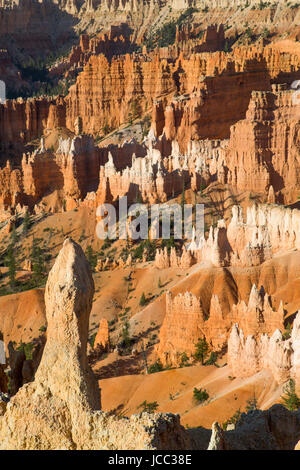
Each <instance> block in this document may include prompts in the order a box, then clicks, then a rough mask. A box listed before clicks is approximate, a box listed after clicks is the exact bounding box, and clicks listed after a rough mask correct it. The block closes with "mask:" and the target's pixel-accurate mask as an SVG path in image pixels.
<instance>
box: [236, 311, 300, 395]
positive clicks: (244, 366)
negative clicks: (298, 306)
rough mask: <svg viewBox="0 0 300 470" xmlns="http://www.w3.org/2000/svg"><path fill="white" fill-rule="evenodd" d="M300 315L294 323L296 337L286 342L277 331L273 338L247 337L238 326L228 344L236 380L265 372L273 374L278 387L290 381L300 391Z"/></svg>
mask: <svg viewBox="0 0 300 470" xmlns="http://www.w3.org/2000/svg"><path fill="white" fill-rule="evenodd" d="M299 323H300V315H299V312H298V314H297V316H296V318H295V320H294V324H293V329H292V334H291V337H290V338H289V339H284V338H283V336H282V334H281V332H280V331H279V330H278V329H276V330H274V332H273V334H269V335H266V334H262V335H261V336H259V335H258V332H257V333H256V334H252V335H245V334H244V332H243V330H242V329H241V328H239V325H238V324H237V323H236V324H235V325H234V326H233V328H232V331H231V333H230V337H229V341H228V364H229V365H230V367H231V369H232V372H233V374H234V376H235V377H250V376H251V375H254V374H256V373H257V372H259V371H260V370H262V369H267V370H269V371H270V372H271V373H272V374H273V376H274V379H275V380H276V381H277V382H278V383H284V382H286V381H287V380H288V379H289V378H293V379H295V381H296V387H297V389H299V388H300V382H299V378H300V371H299V353H298V348H299V330H300V329H299Z"/></svg>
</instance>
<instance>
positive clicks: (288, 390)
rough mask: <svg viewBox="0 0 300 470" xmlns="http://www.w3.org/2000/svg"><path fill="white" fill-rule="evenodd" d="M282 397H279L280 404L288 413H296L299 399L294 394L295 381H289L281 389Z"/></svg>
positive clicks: (299, 406) (299, 402)
mask: <svg viewBox="0 0 300 470" xmlns="http://www.w3.org/2000/svg"><path fill="white" fill-rule="evenodd" d="M283 393H284V395H282V396H281V400H282V404H283V405H284V406H285V407H286V408H287V409H288V410H290V411H296V410H298V409H299V408H300V398H299V397H298V395H297V393H296V386H295V381H294V380H293V379H290V380H289V381H288V383H287V384H286V386H285V387H284V389H283Z"/></svg>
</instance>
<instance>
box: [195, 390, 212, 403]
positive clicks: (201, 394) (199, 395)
mask: <svg viewBox="0 0 300 470" xmlns="http://www.w3.org/2000/svg"><path fill="white" fill-rule="evenodd" d="M193 397H194V399H195V400H196V401H197V403H204V402H205V401H206V400H208V399H209V394H208V392H207V390H205V388H204V389H202V388H196V387H195V388H194V391H193Z"/></svg>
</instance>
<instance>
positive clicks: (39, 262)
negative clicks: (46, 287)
mask: <svg viewBox="0 0 300 470" xmlns="http://www.w3.org/2000/svg"><path fill="white" fill-rule="evenodd" d="M31 262H32V272H33V281H34V283H35V285H36V286H39V285H40V284H41V282H42V281H43V279H44V275H45V271H46V267H45V257H44V253H43V250H42V249H41V247H40V246H39V244H38V241H37V240H36V239H34V240H33V242H32V249H31Z"/></svg>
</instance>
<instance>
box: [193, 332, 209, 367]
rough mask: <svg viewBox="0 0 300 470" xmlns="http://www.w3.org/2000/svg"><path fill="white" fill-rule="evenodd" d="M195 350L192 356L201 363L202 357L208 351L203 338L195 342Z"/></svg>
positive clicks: (203, 357)
mask: <svg viewBox="0 0 300 470" xmlns="http://www.w3.org/2000/svg"><path fill="white" fill-rule="evenodd" d="M195 348H196V351H195V353H194V354H193V358H194V359H195V361H196V362H201V364H202V365H203V364H204V359H205V357H206V356H207V353H208V349H209V347H208V344H207V342H206V339H205V338H199V339H198V343H196V344H195Z"/></svg>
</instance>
